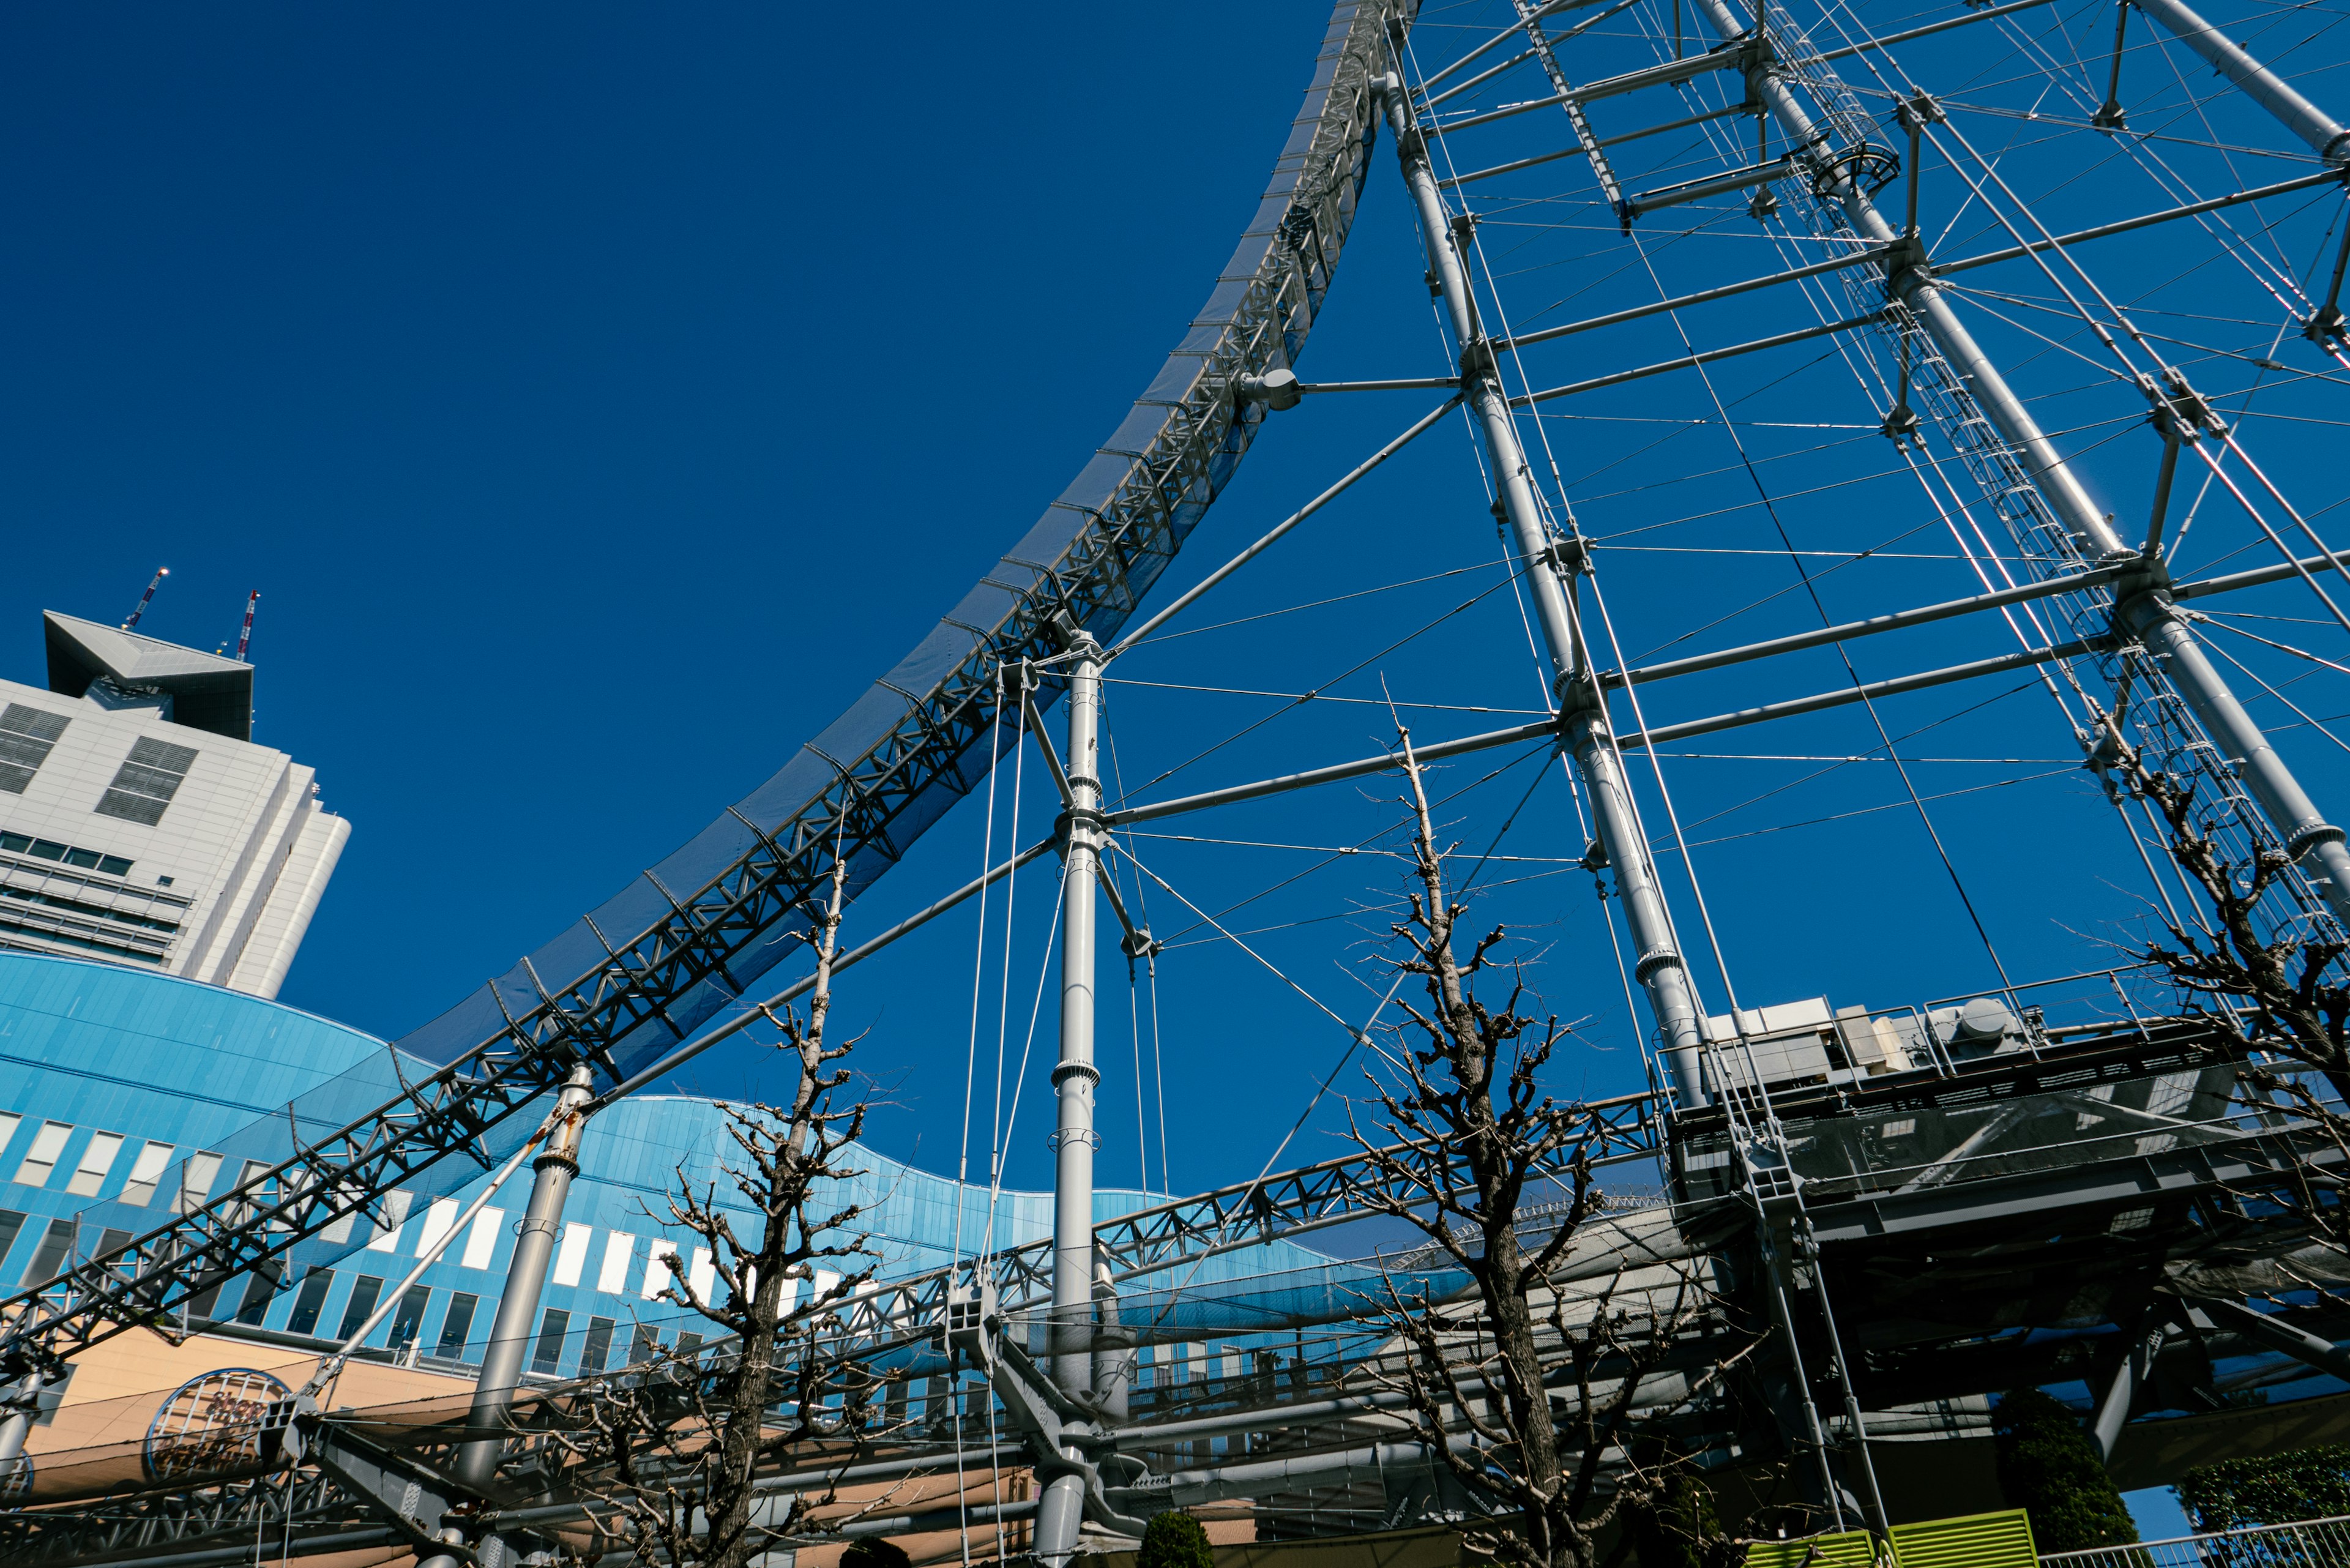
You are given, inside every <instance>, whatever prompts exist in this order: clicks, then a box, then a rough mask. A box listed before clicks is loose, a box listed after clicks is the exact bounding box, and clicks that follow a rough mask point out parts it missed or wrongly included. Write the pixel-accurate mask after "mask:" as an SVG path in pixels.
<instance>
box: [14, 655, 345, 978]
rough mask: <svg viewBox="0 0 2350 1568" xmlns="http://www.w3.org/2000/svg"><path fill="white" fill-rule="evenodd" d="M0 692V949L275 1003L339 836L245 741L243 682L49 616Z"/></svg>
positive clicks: (299, 776) (247, 688)
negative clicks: (34, 672)
mask: <svg viewBox="0 0 2350 1568" xmlns="http://www.w3.org/2000/svg"><path fill="white" fill-rule="evenodd" d="M43 622H44V627H43V629H44V631H45V632H46V633H47V643H48V666H49V668H48V685H47V688H46V689H44V688H42V687H37V686H27V685H23V684H20V683H18V682H16V681H11V680H0V948H21V949H28V950H33V951H36V952H51V953H63V954H68V955H70V956H72V957H76V958H95V959H106V960H109V961H114V962H118V963H123V964H127V965H130V966H132V967H134V968H139V969H143V970H147V971H151V972H156V973H161V974H172V975H179V976H182V977H184V978H186V979H190V980H199V981H207V982H209V983H211V984H213V985H221V986H226V987H227V988H229V989H230V990H232V991H241V992H248V993H249V994H251V995H254V996H261V997H274V996H276V994H277V988H278V987H279V985H281V984H282V983H284V981H285V979H286V969H287V968H288V967H289V966H290V965H291V964H292V963H293V961H294V953H295V950H296V949H297V948H298V947H300V946H301V945H302V937H303V933H304V932H306V931H307V930H308V929H309V927H310V917H311V915H312V914H313V913H315V912H316V911H317V907H318V898H319V896H320V895H321V894H323V893H324V892H325V891H326V889H327V879H328V877H331V876H333V875H334V870H335V862H336V861H337V860H338V858H339V857H341V855H342V852H343V841H344V840H345V839H347V838H348V837H349V836H350V824H349V823H348V822H347V821H345V820H344V819H343V818H341V817H339V816H333V815H328V813H327V812H326V811H324V810H323V809H322V808H321V807H320V806H319V805H318V799H317V794H318V786H317V775H316V774H313V773H312V772H311V770H310V769H308V768H306V767H304V766H303V765H302V764H301V763H297V762H296V761H295V760H294V759H293V758H291V757H289V756H287V755H286V753H283V752H277V751H272V750H270V749H269V748H268V747H267V746H257V745H255V744H254V743H253V741H252V733H253V667H252V666H251V665H249V664H245V663H244V662H242V661H240V660H237V659H223V658H220V657H218V656H216V655H213V654H209V653H200V652H198V651H197V650H195V649H189V648H179V647H175V646H174V645H172V644H171V643H168V642H159V641H157V640H155V639H153V638H150V637H141V636H140V635H139V634H137V633H136V632H130V631H121V630H118V629H116V628H113V627H109V626H102V625H100V624H99V623H98V622H95V621H87V620H78V619H76V618H73V617H71V616H63V615H58V614H57V613H56V612H55V611H49V612H47V613H46V614H45V615H44V617H43Z"/></svg>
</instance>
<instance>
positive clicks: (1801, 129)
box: [1694, 0, 2350, 919]
mask: <svg viewBox="0 0 2350 1568" xmlns="http://www.w3.org/2000/svg"><path fill="white" fill-rule="evenodd" d="M2135 3H2136V4H2137V5H2138V8H2139V9H2140V10H2142V11H2145V12H2146V14H2147V16H2152V17H2154V18H2155V19H2156V20H2157V21H2159V22H2162V23H2163V25H2164V26H2168V27H2171V28H2172V30H2173V31H2178V29H2179V28H2181V27H2198V28H2201V29H2202V31H2201V32H2199V33H2196V34H2195V35H2194V36H2189V35H2188V34H2186V33H2181V34H2180V36H2181V37H2182V38H2185V39H2186V41H2187V42H2189V44H2192V45H2194V46H2195V47H2196V48H2197V50H2198V52H2199V53H2204V54H2205V56H2206V57H2207V58H2212V59H2214V63H2215V64H2216V63H2217V57H2216V56H2214V55H2213V54H2211V53H2210V50H2214V49H2218V48H2220V47H2223V46H2224V47H2226V48H2227V49H2230V50H2233V52H2234V53H2235V54H2236V55H2237V56H2242V57H2243V58H2244V59H2245V60H2246V62H2247V63H2248V64H2249V63H2250V57H2249V56H2243V52H2242V51H2241V50H2240V49H2235V47H2234V46H2233V45H2230V44H2227V42H2226V40H2224V39H2220V38H2218V37H2217V36H2216V35H2214V34H2212V33H2211V32H2210V28H2209V26H2207V25H2206V24H2204V23H2203V21H2202V19H2201V18H2200V17H2199V16H2196V15H2195V14H2194V13H2193V12H2192V11H2189V10H2188V9H2187V7H2185V6H2184V5H2178V4H2177V3H2176V0H2135ZM1694 4H1695V5H1697V7H1698V9H1699V10H1700V12H1701V13H1703V14H1704V16H1705V18H1706V20H1707V21H1708V22H1709V23H1710V24H1711V26H1712V27H1713V29H1714V31H1715V32H1716V33H1717V34H1719V35H1720V36H1721V38H1722V40H1723V41H1724V42H1728V41H1730V40H1731V39H1733V38H1736V37H1738V36H1741V35H1742V34H1743V33H1744V31H1745V28H1744V26H1743V25H1742V23H1741V22H1740V20H1739V18H1738V16H1736V15H1735V14H1734V13H1733V12H1732V11H1731V8H1730V6H1729V5H1728V4H1727V0H1694ZM2197 38H2201V39H2202V40H2203V42H2202V43H2196V39H2197ZM2207 46H2208V47H2207ZM2225 68H2226V67H2222V69H2223V70H2224V69H2225ZM2251 69H2253V70H2255V71H2258V72H2259V73H2260V74H2261V75H2262V77H2264V78H2267V80H2268V81H2269V82H2270V83H2271V84H2272V85H2273V87H2274V88H2277V89H2278V90H2279V91H2281V92H2282V93H2285V94H2289V95H2291V97H2292V99H2293V101H2295V102H2298V103H2300V104H2302V105H2303V108H2304V109H2308V113H2309V114H2310V115H2312V116H2315V117H2316V119H2318V120H2322V121H2323V123H2324V126H2325V127H2331V128H2332V129H2331V130H2328V131H2327V132H2326V135H2325V139H2324V144H2323V146H2321V147H2320V151H2325V150H2326V149H2328V148H2333V147H2334V146H2335V145H2336V144H2337V143H2340V142H2341V140H2342V137H2343V134H2344V133H2343V132H2342V129H2341V127H2339V126H2338V125H2335V124H2334V121H2332V120H2330V119H2324V116H2322V115H2318V114H2317V111H2316V109H2314V108H2311V107H2310V106H2309V105H2308V100H2306V99H2302V98H2301V97H2300V95H2299V94H2297V93H2293V91H2292V89H2291V88H2286V87H2285V86H2284V85H2283V83H2282V82H2279V81H2277V80H2276V78H2274V77H2273V76H2271V75H2270V74H2269V73H2267V72H2266V71H2265V70H2264V69H2262V67H2258V66H2257V65H2251ZM1751 85H1752V91H1753V95H1754V96H1755V98H1756V99H1759V100H1760V101H1761V102H1762V103H1763V105H1764V106H1765V107H1766V108H1767V109H1769V110H1770V112H1771V114H1772V116H1773V118H1774V119H1777V120H1778V121H1779V126H1780V129H1781V130H1783V131H1784V132H1785V133H1786V134H1787V135H1788V136H1790V137H1792V138H1794V140H1796V141H1797V142H1798V143H1799V144H1800V143H1806V142H1809V141H1810V140H1812V138H1813V136H1814V126H1813V122H1812V119H1811V116H1810V115H1808V114H1806V113H1805V112H1804V108H1803V106H1802V105H1801V104H1800V103H1798V102H1796V100H1795V96H1794V92H1793V90H1792V89H1790V88H1788V86H1787V85H1786V83H1785V82H1784V81H1783V80H1782V79H1781V78H1780V75H1779V72H1778V70H1777V69H1776V67H1773V66H1772V65H1771V64H1770V63H1769V62H1768V61H1767V59H1766V61H1765V62H1764V63H1763V64H1762V65H1759V66H1757V67H1754V70H1753V72H1752V84H1751ZM2240 85H2241V81H2240ZM2246 90H2248V91H2251V90H2252V89H2251V88H2250V87H2249V86H2248V87H2247V88H2246ZM2254 96H2255V97H2261V94H2260V93H2258V92H2255V93H2254ZM2272 97H2273V95H2272ZM2280 101H2281V100H2280ZM2262 102H2263V103H2264V104H2267V105H2268V106H2269V107H2270V109H2272V112H2275V113H2277V114H2278V117H2279V118H2280V119H2286V123H2288V124H2294V123H2295V122H2294V121H2293V120H2292V119H2290V118H2288V117H2287V116H2286V115H2285V113H2284V112H2283V110H2282V109H2278V108H2277V106H2276V103H2275V102H2272V101H2271V98H2262ZM2297 129H2299V128H2298V127H2297ZM2303 134H2304V136H2305V137H2306V136H2308V135H2312V134H2314V131H2308V130H2304V132H2303ZM2313 145H2318V143H2315V142H2313ZM1827 194H1828V195H1829V196H1830V197H1831V198H1832V199H1833V200H1834V201H1835V202H1836V203H1837V204H1838V205H1839V206H1840V207H1842V208H1843V210H1844V213H1845V215H1846V218H1847V219H1848V220H1849V222H1850V223H1851V224H1852V226H1853V228H1854V229H1855V230H1856V232H1858V233H1859V234H1861V236H1862V237H1863V238H1865V239H1867V240H1869V241H1870V242H1872V243H1874V244H1891V243H1893V242H1894V241H1895V240H1896V239H1897V238H1898V235H1897V234H1896V232H1895V230H1894V228H1893V225H1892V224H1891V223H1888V222H1887V220H1886V218H1885V216H1884V214H1883V213H1879V212H1878V211H1877V205H1876V203H1875V202H1871V201H1870V200H1869V198H1868V193H1867V192H1866V191H1864V190H1862V189H1861V188H1860V186H1859V185H1858V184H1857V183H1856V181H1855V179H1854V177H1853V176H1852V175H1850V174H1849V173H1846V174H1844V175H1842V176H1840V177H1838V178H1837V180H1836V181H1835V184H1834V185H1832V186H1830V187H1829V188H1828V191H1827ZM1888 286H1889V287H1890V289H1891V291H1892V292H1893V293H1894V294H1895V295H1896V296H1898V297H1900V298H1901V299H1903V300H1904V301H1905V302H1906V303H1907V304H1908V306H1909V307H1910V309H1911V310H1913V311H1915V312H1916V313H1917V316H1918V322H1919V324H1920V325H1921V326H1923V327H1925V329H1926V331H1927V332H1928V333H1929V335H1931V336H1932V337H1933V339H1934V341H1935V342H1936V343H1937V344H1939V346H1940V347H1941V349H1942V352H1943V354H1944V356H1945V357H1946V358H1949V359H1950V365H1951V369H1953V370H1954V371H1956V372H1957V374H1958V376H1959V377H1960V379H1961V381H1963V382H1964V383H1965V384H1966V385H1967V386H1968V387H1969V388H1970V389H1971V390H1972V392H1973V395H1974V399H1975V401H1976V403H1977V404H1978V405H1979V406H1980V407H1981V410H1982V411H1983V414H1984V416H1985V417H1986V418H1988V419H1989V420H1990V421H1991V423H1992V425H1993V426H1994V427H1996V428H1997V429H1998V431H1999V432H2000V434H2001V435H2002V436H2003V437H2005V438H2006V440H2007V442H2008V444H2009V445H2010V446H2012V447H2013V448H2014V449H2015V450H2016V452H2017V453H2018V454H2019V455H2020V456H2021V457H2022V460H2023V462H2025V464H2026V465H2027V466H2028V467H2029V468H2030V469H2031V470H2032V472H2033V478H2034V479H2035V480H2037V481H2038V482H2039V485H2040V491H2041V493H2042V494H2043V496H2045V497H2046V498H2047V500H2048V503H2049V504H2050V505H2052V506H2053V507H2054V508H2055V510H2056V514H2057V515H2058V516H2059V517H2060V518H2062V519H2063V520H2064V523H2065V524H2067V525H2068V526H2069V527H2070V528H2071V529H2072V530H2073V532H2074V535H2075V536H2076V538H2077V539H2078V540H2079V541H2080V542H2081V544H2082V545H2083V546H2084V549H2083V553H2084V554H2085V555H2087V556H2090V557H2091V558H2092V559H2096V560H2104V561H2110V560H2116V559H2122V558H2128V557H2132V556H2135V555H2136V552H2135V551H2132V550H2130V549H2129V547H2128V546H2127V545H2124V544H2123V543H2122V540H2121V535H2118V534H2116V532H2115V531H2114V526H2113V524H2112V523H2111V522H2110V521H2109V520H2108V519H2107V518H2106V514H2104V513H2102V512H2100V511H2099V510H2098V509H2097V507H2096V506H2095V504H2094V503H2092V502H2091V501H2090V499H2089V495H2088V492H2087V491H2085V490H2084V489H2083V488H2082V487H2081V482H2080V481H2079V480H2078V479H2076V478H2074V475H2073V472H2072V470H2071V469H2070V468H2069V467H2067V466H2066V465H2065V462H2064V458H2063V457H2062V456H2060V455H2058V453H2057V451H2056V448H2055V446H2054V443H2052V442H2051V441H2049V439H2048V437H2047V435H2046V433H2045V432H2044V431H2042V430H2041V428H2040V425H2039V421H2035V420H2034V419H2033V417H2032V415H2031V413H2030V412H2029V411H2028V410H2026V409H2025V408H2024V406H2023V400H2022V399H2021V398H2019V397H2017V396H2016V394H2015V389H2013V388H2012V387H2010V386H2009V385H2008V384H2007V379H2006V378H2005V377H2003V376H2002V375H2001V374H2000V372H1999V368H1998V367H1997V366H1995V365H1993V364H1992V363H1991V359H1990V358H1989V357H1988V356H1986V355H1985V354H1984V353H1983V351H1982V348H1981V345H1979V344H1978V343H1976V341H1975V339H1974V336H1973V334H1971V333H1970V332H1969V331H1968V330H1967V328H1966V327H1965V325H1964V324H1963V323H1962V322H1960V320H1959V317H1958V315H1957V313H1956V312H1954V311H1953V310H1952V309H1951V308H1950V302H1949V301H1948V300H1947V299H1945V298H1943V297H1942V294H1941V290H1940V289H1939V288H1938V287H1936V286H1935V285H1934V281H1933V279H1932V276H1931V275H1930V274H1929V272H1927V271H1926V270H1925V269H1923V268H1921V267H1919V266H1916V265H1912V266H1908V267H1904V268H1900V269H1898V270H1896V271H1895V272H1894V273H1893V275H1892V276H1891V278H1890V279H1889V280H1888ZM2166 588H2167V584H2166V583H2165V581H2164V576H2163V573H2162V571H2161V564H2160V563H2159V562H2158V561H2148V562H2147V573H2146V575H2145V576H2144V577H2142V578H2141V579H2140V580H2139V582H2138V584H2137V586H2136V591H2135V592H2132V591H2131V587H2130V586H2129V585H2125V586H2124V587H2123V590H2122V592H2121V593H2120V595H2119V596H2118V597H2119V598H2120V600H2121V602H2120V603H2119V604H2118V605H2117V606H2116V611H2115V618H2116V621H2117V622H2118V623H2120V624H2122V625H2123V626H2125V627H2126V628H2128V629H2129V630H2131V631H2133V632H2135V633H2137V635H2138V636H2139V637H2140V638H2141V639H2143V640H2144V641H2145V643H2146V645H2147V649H2148V651H2149V652H2151V653H2152V654H2153V655H2154V656H2155V657H2156V658H2157V659H2160V660H2161V661H2162V662H2163V664H2164V666H2165V668H2166V669H2167V670H2168V672H2169V675H2170V679H2171V681H2172V683H2173V684H2175V685H2176V686H2177V687H2178V691H2179V694H2180V695H2181V696H2182V697H2184V698H2185V699H2186V701H2187V703H2188V706H2189V707H2190V708H2192V709H2193V710H2194V711H2195V715H2196V717H2197V718H2198V719H2199V720H2200V721H2202V723H2203V726H2204V728H2205V729H2206V730H2207V731H2209V732H2210V736H2211V739H2212V740H2213V741H2215V742H2218V743H2219V744H2220V747H2221V748H2222V749H2223V750H2225V751H2226V753H2228V756H2229V758H2230V760H2231V761H2232V760H2237V759H2241V762H2240V763H2239V765H2240V766H2241V770H2242V773H2243V779H2244V784H2245V786H2246V788H2248V789H2249V790H2250V791H2251V794H2252V798H2253V799H2255V800H2257V801H2258V802H2259V803H2260V805H2261V808H2262V810H2263V811H2265V812H2266V813H2267V814H2268V817H2269V822H2270V825H2271V826H2272V827H2274V828H2275V829H2276V832H2277V836H2278V837H2280V838H2281V839H2282V840H2283V841H2284V843H2285V846H2286V847H2287V849H2289V850H2290V851H2291V852H2292V854H2293V857H2295V858H2296V859H2298V858H2300V857H2303V856H2306V857H2309V858H2310V859H2311V860H2312V861H2314V863H2315V870H2316V875H2317V885H2318V888H2319V889H2320V890H2321V891H2322V892H2323V894H2324V898H2325V901H2326V903H2327V905H2328V906H2329V907H2331V908H2332V909H2333V910H2334V913H2335V914H2337V915H2339V916H2340V917H2342V918H2343V919H2350V850H2345V848H2344V846H2343V842H2342V840H2343V833H2342V830H2341V829H2340V828H2338V827H2336V826H2334V825H2333V824H2331V823H2329V822H2327V821H2326V820H2325V818H2324V815H2321V814H2320V813H2319V811H2318V810H2317V807H2316V805H2314V803H2313V802H2312V801H2311V800H2310V798H2309V794H2308V792H2306V791H2305V790H2303V788H2302V787H2301V784H2300V783H2299V782H2298V781H2297V780H2296V779H2295V778H2294V777H2293V771H2292V770H2291V769H2290V768H2288V767H2286V766H2285V764H2284V760H2283V759H2282V757H2279V756H2278V755H2277V754H2276V752H2275V750H2274V748H2272V746H2271V745H2270V744H2269V742H2268V740H2267V738H2266V737H2265V736H2264V735H2262V733H2261V730H2260V726H2258V725H2257V724H2255V723H2253V722H2252V720H2251V715H2250V714H2248V713H2246V712H2245V711H2244V707H2243V704H2242V703H2241V702H2239V701H2237V700H2236V695H2235V693H2234V692H2233V691H2230V690H2229V688H2228V683H2227V682H2226V681H2225V680H2222V679H2221V678H2220V671H2219V670H2218V669H2217V668H2216V667H2214V666H2213V664H2212V663H2211V661H2210V659H2208V658H2207V657H2205V655H2204V653H2203V649H2202V648H2201V646H2200V645H2199V643H2198V642H2197V640H2196V638H2195V635H2194V633H2192V632H2191V631H2189V629H2188V628H2187V625H2186V623H2185V622H2183V621H2182V620H2180V619H2179V618H2178V616H2177V614H2176V612H2175V611H2174V610H2173V609H2172V607H2171V602H2170V596H2169V594H2168V592H2167V591H2166Z"/></svg>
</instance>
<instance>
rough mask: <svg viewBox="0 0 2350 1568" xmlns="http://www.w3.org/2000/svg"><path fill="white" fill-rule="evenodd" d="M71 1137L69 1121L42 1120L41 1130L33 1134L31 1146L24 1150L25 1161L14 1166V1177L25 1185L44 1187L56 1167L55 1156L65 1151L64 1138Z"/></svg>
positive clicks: (71, 1127) (71, 1129) (71, 1131)
mask: <svg viewBox="0 0 2350 1568" xmlns="http://www.w3.org/2000/svg"><path fill="white" fill-rule="evenodd" d="M69 1137H73V1124H72V1123H71V1122H43V1123H42V1124H41V1130H40V1131H38V1132H36V1133H35V1134H34V1135H33V1147H30V1148H28V1149H26V1151H25V1162H24V1163H23V1164H22V1165H19V1166H18V1167H17V1168H16V1179H17V1180H19V1181H21V1182H23V1183H24V1184H25V1185H26V1186H27V1187H45V1186H47V1184H48V1179H49V1172H51V1171H53V1170H55V1169H57V1156H59V1155H61V1154H63V1153H65V1151H66V1139H68V1138H69Z"/></svg>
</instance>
